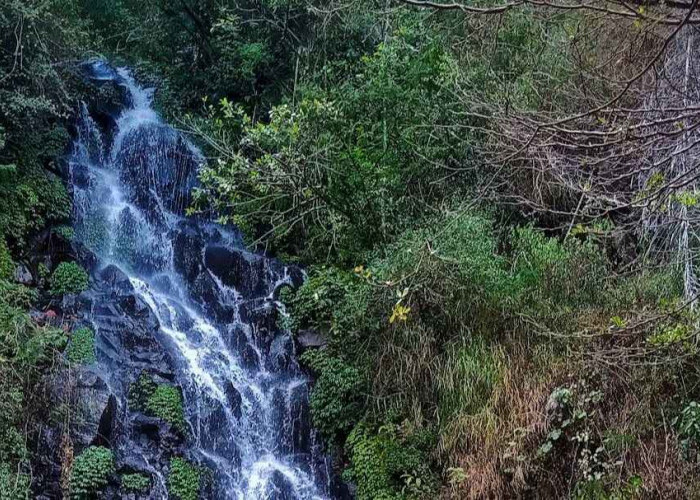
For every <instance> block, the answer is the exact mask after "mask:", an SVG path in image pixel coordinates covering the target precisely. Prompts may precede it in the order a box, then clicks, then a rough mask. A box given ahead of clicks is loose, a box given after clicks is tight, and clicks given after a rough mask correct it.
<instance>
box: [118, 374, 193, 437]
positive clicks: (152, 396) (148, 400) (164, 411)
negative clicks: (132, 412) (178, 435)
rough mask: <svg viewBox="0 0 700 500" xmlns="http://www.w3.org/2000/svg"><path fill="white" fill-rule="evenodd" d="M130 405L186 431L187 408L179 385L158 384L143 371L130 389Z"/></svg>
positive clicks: (181, 430)
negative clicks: (184, 405) (185, 408)
mask: <svg viewBox="0 0 700 500" xmlns="http://www.w3.org/2000/svg"><path fill="white" fill-rule="evenodd" d="M129 405H130V406H131V407H132V408H134V409H137V410H140V411H143V412H144V413H146V414H147V415H151V416H153V417H158V418H161V419H163V420H165V421H166V422H168V423H169V424H170V425H172V426H173V427H174V428H175V429H176V430H178V431H180V432H184V431H185V425H186V422H185V410H184V407H183V401H182V393H181V392H180V389H179V388H178V387H174V386H171V385H166V384H157V383H156V382H155V381H154V380H153V379H152V378H151V377H150V376H149V375H148V374H147V373H142V374H141V375H140V376H139V378H138V380H137V381H136V382H135V383H133V384H132V385H131V387H130V389H129Z"/></svg>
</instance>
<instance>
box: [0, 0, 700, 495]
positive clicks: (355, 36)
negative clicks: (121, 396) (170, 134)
mask: <svg viewBox="0 0 700 500" xmlns="http://www.w3.org/2000/svg"><path fill="white" fill-rule="evenodd" d="M681 4H682V3H679V5H675V4H674V5H670V6H667V5H665V4H664V5H657V4H656V3H654V2H649V3H647V2H634V7H630V6H629V5H627V4H624V6H619V7H620V9H619V10H618V9H617V8H616V6H617V5H618V3H617V2H606V3H603V2H600V4H599V5H598V3H595V4H590V5H593V6H599V7H600V8H598V9H597V10H595V9H594V8H585V9H579V8H573V7H572V6H575V5H578V3H577V2H571V3H557V2H553V3H549V2H547V6H544V5H542V4H541V3H539V2H531V3H527V5H520V4H517V3H516V4H514V5H515V7H514V8H501V7H499V5H500V4H498V5H496V4H494V3H493V2H474V3H473V4H472V3H470V4H469V5H467V4H465V5H462V6H461V7H460V6H459V5H457V4H454V5H453V6H452V8H446V6H447V5H448V4H441V3H439V2H438V3H436V4H424V3H421V2H420V1H403V2H402V1H388V2H386V1H381V2H380V1H378V0H376V1H375V0H356V1H344V0H338V1H334V2H320V1H318V2H317V1H314V0H257V1H255V0H244V1H239V2H233V1H227V0H204V1H200V2H188V1H187V0H180V1H178V2H170V1H165V0H146V1H143V0H141V1H138V2H137V1H135V0H120V1H106V0H105V1H94V0H91V1H87V0H85V1H83V0H45V1H41V2H34V1H28V0H9V1H6V2H3V4H2V6H0V27H1V28H2V31H1V33H2V35H0V36H1V37H2V42H1V47H2V50H1V51H0V195H1V198H2V200H3V202H2V204H0V235H2V238H0V498H23V497H26V496H27V495H28V493H27V492H28V488H29V486H30V482H31V466H30V458H31V450H30V449H28V447H27V440H28V437H27V436H28V429H30V427H31V426H30V425H28V423H31V418H32V417H31V415H32V414H33V411H32V408H34V407H36V406H37V405H38V404H40V402H39V401H37V398H38V397H39V396H38V395H36V394H33V393H32V391H31V390H30V389H29V388H31V387H33V386H34V384H35V383H36V381H37V380H39V379H40V378H41V377H42V376H43V375H45V374H46V372H47V371H48V370H49V369H50V367H51V366H52V360H53V358H54V356H55V354H56V353H60V352H61V351H62V350H63V348H64V346H65V345H66V343H68V350H67V356H66V357H67V359H68V360H69V361H71V362H73V363H90V362H91V361H92V360H93V359H94V351H93V345H92V343H93V342H94V337H93V335H92V332H90V330H87V329H77V330H75V331H74V333H73V334H66V333H65V331H64V329H61V328H56V327H54V326H51V322H50V321H38V320H37V319H36V317H37V315H36V314H33V315H32V316H30V314H29V311H31V310H36V309H41V310H43V311H47V310H50V308H51V303H52V302H51V301H52V300H59V299H60V296H61V295H63V294H66V293H76V292H80V291H81V290H83V289H85V288H86V287H87V286H88V280H87V276H86V275H85V273H84V271H83V270H82V269H80V268H79V267H77V266H76V265H75V264H73V263H69V262H63V260H66V259H63V260H62V261H61V262H58V261H46V262H45V259H44V260H42V258H41V257H42V255H41V251H40V250H39V246H40V245H39V243H36V242H37V241H39V240H38V239H37V238H38V237H39V236H40V235H42V234H44V235H45V233H46V232H47V230H48V229H50V228H53V231H49V233H50V234H51V235H52V236H51V237H52V238H58V239H59V240H60V241H64V242H65V241H68V240H70V239H71V236H72V235H71V233H70V231H68V230H67V229H68V228H66V226H65V223H66V221H67V218H68V217H69V215H70V210H71V207H70V202H69V197H68V194H67V192H66V189H65V187H64V185H63V184H62V183H61V181H60V174H61V167H60V162H59V161H58V159H59V158H60V155H61V153H62V152H63V151H65V147H66V144H67V141H68V138H69V136H70V134H69V133H68V128H69V125H70V123H71V115H72V114H73V113H74V111H75V109H76V108H77V102H78V101H79V100H81V99H82V100H89V99H93V98H96V97H95V96H96V94H98V93H99V92H98V90H96V89H92V88H89V86H86V84H84V83H82V82H81V80H80V78H78V77H77V76H76V75H77V73H78V70H77V63H78V62H79V61H82V60H85V59H87V58H89V57H92V56H96V55H104V56H106V57H108V58H110V59H112V60H115V61H117V62H124V63H128V64H130V65H132V66H133V67H134V68H136V70H137V72H138V74H139V75H140V77H141V78H142V79H145V80H151V81H153V82H157V87H158V93H157V101H158V105H159V106H160V108H161V110H162V111H163V112H165V113H166V114H168V115H169V116H170V117H171V118H173V119H176V120H179V121H180V123H181V124H182V126H183V128H186V129H188V130H189V131H190V132H191V133H192V135H193V137H194V138H195V140H197V141H199V142H200V143H201V145H202V147H203V148H204V149H205V151H206V152H207V155H208V156H209V157H210V158H211V159H210V161H209V162H208V163H207V165H206V166H205V167H204V168H203V169H202V171H201V187H200V188H199V189H197V191H196V192H195V203H194V204H193V206H192V207H191V208H190V210H191V212H192V213H206V214H210V213H215V214H216V216H217V217H218V218H219V219H220V220H221V222H223V223H234V224H236V225H238V226H239V227H240V228H241V229H242V230H243V231H244V232H245V235H246V237H247V238H248V241H249V243H250V244H251V245H252V246H256V247H258V248H260V249H264V250H267V251H269V252H272V253H274V254H275V255H277V256H279V257H281V258H283V259H286V260H290V261H296V262H299V263H300V264H301V265H304V266H305V267H306V268H307V271H308V279H307V281H306V283H305V284H304V285H303V286H302V287H301V288H300V289H299V290H297V291H291V290H286V291H285V292H284V294H283V295H282V300H283V301H284V303H285V305H286V306H287V309H288V311H289V312H290V313H291V318H290V321H289V328H291V329H292V331H293V333H294V334H299V333H300V332H301V333H303V332H305V331H308V330H314V331H316V332H319V333H321V334H322V335H323V336H324V337H325V338H326V340H327V345H326V346H325V347H323V348H322V349H318V350H308V351H306V352H305V353H304V354H303V356H302V357H301V360H302V363H303V364H304V366H305V367H306V368H307V369H308V371H309V372H310V373H311V374H313V375H314V377H315V385H314V388H313V391H312V395H311V409H312V415H313V421H314V424H315V427H316V428H317V429H318V430H319V432H320V433H321V434H322V436H323V438H324V440H325V442H326V444H327V447H328V449H329V451H330V452H331V453H332V454H333V456H334V457H335V459H336V460H335V462H336V465H337V466H338V469H339V471H342V475H343V477H344V478H345V479H347V480H348V481H349V482H351V483H352V484H354V485H355V488H356V496H357V498H358V499H360V500H369V499H421V498H434V497H436V496H441V497H443V498H504V497H519V496H524V495H529V494H533V493H536V495H537V496H540V497H543V498H550V497H552V498H566V497H573V498H610V499H620V498H637V497H640V496H641V497H669V498H691V497H693V496H697V495H699V494H700V482H699V481H698V457H699V456H700V455H699V454H698V452H699V450H700V403H699V402H700V391H699V387H700V386H699V382H700V374H699V373H698V369H697V366H698V355H699V353H698V348H697V332H698V330H697V320H698V318H697V312H696V308H695V302H696V299H697V294H696V291H697V290H696V286H697V282H698V281H697V280H696V278H695V272H696V270H695V268H696V259H695V254H696V251H697V240H696V237H695V232H694V231H695V228H696V225H697V221H696V218H695V210H696V209H697V204H698V203H697V200H698V190H697V188H696V185H695V184H696V182H697V181H696V175H695V174H694V171H695V170H696V168H695V167H696V164H697V160H696V159H695V157H694V156H693V154H692V152H693V151H694V148H695V147H696V144H697V141H696V140H695V138H694V135H693V134H694V133H695V132H694V131H695V129H696V125H697V113H698V111H697V109H698V106H697V104H698V103H697V102H695V101H693V96H694V94H693V92H694V90H693V89H690V90H689V86H692V82H691V83H688V82H689V81H690V80H691V79H692V77H693V75H694V73H693V74H692V75H690V71H691V69H692V70H693V71H694V69H693V68H694V66H693V65H692V64H690V61H692V60H694V58H693V54H694V45H693V44H694V42H693V38H692V36H691V37H688V36H687V35H685V33H686V31H685V30H686V28H687V27H684V26H683V25H684V24H685V23H688V24H694V19H693V18H692V16H693V12H694V9H695V3H689V4H682V5H681ZM587 5H589V4H587ZM567 6H569V7H567ZM623 7H624V8H623ZM690 21H693V22H692V23H691V22H690ZM686 63H687V64H686ZM683 68H685V69H683ZM679 71H681V73H678V72H679ZM682 71H685V73H683V72H682ZM681 81H685V82H686V83H685V90H683V88H680V87H681V86H679V85H676V84H678V82H681ZM669 82H671V83H674V85H671V84H670V83H669ZM669 89H670V90H669ZM98 97H99V96H98ZM44 237H45V236H44ZM59 260H60V259H59ZM18 264H21V266H20V267H22V266H29V267H31V271H32V275H33V276H36V277H37V279H35V280H33V281H32V282H30V283H24V284H20V283H18V282H17V279H18V274H17V269H18ZM35 312H36V311H35ZM67 330H68V331H70V329H67ZM132 396H133V399H134V404H139V405H142V406H143V408H144V409H145V410H146V411H148V412H149V413H150V414H151V415H153V416H156V417H161V418H163V419H165V420H167V421H169V422H170V423H171V424H172V425H173V426H174V427H175V428H177V429H179V430H181V431H182V430H183V427H184V417H183V413H182V395H181V393H180V392H179V390H178V389H177V388H175V387H172V386H170V385H158V384H156V383H155V382H154V381H152V380H145V379H144V380H143V381H139V385H138V387H136V389H135V392H133V394H132ZM108 453H109V452H108V450H105V449H104V448H98V447H95V448H89V449H88V450H86V451H84V452H83V454H81V455H79V456H78V457H76V459H75V463H74V465H73V470H74V473H73V475H71V481H72V482H73V483H74V484H76V485H78V484H79V486H76V487H75V488H73V492H74V494H75V495H78V494H82V492H87V493H86V494H91V493H90V492H91V491H93V490H94V488H99V486H100V485H101V484H103V481H104V480H105V477H106V475H109V474H111V473H112V472H113V471H112V462H111V460H112V459H111V455H109V456H108ZM144 485H146V486H144ZM122 486H123V488H124V489H125V490H129V491H140V489H142V488H144V487H147V478H145V477H137V476H133V477H131V476H129V477H126V476H125V477H124V478H123V479H122ZM168 487H169V489H170V491H171V493H172V494H173V495H174V496H175V497H177V498H182V499H183V500H184V499H190V498H192V499H194V498H197V495H198V491H199V490H200V487H201V478H200V471H199V469H197V468H196V467H195V466H194V465H192V464H190V463H189V462H187V461H185V460H184V459H180V458H174V459H173V460H172V462H171V467H170V475H169V477H168Z"/></svg>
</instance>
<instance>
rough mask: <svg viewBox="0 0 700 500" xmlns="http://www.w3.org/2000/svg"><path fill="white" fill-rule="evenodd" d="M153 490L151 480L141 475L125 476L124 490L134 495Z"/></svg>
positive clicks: (123, 481)
mask: <svg viewBox="0 0 700 500" xmlns="http://www.w3.org/2000/svg"><path fill="white" fill-rule="evenodd" d="M150 488H151V479H150V478H149V477H148V476H147V475H145V474H141V473H138V472H136V473H132V474H124V475H123V476H122V489H123V490H125V491H129V492H132V493H146V492H147V491H148V490H149V489H150Z"/></svg>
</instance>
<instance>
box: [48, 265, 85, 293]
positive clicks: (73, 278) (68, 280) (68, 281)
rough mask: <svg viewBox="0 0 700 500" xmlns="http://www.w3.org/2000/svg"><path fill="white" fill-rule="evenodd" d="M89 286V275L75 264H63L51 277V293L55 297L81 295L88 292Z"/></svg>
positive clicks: (57, 267)
mask: <svg viewBox="0 0 700 500" xmlns="http://www.w3.org/2000/svg"><path fill="white" fill-rule="evenodd" d="M88 284H89V277H88V274H87V273H86V272H85V269H83V268H82V267H80V265H78V264H77V263H75V262H61V263H60V264H59V265H58V266H56V269H54V271H53V274H52V275H51V293H52V294H54V295H63V294H66V293H80V292H83V291H85V290H87V288H88Z"/></svg>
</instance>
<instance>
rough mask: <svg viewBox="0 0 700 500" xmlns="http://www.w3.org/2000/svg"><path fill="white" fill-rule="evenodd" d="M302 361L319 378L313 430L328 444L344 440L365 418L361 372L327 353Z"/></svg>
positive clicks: (319, 352) (313, 395) (314, 397)
mask: <svg viewBox="0 0 700 500" xmlns="http://www.w3.org/2000/svg"><path fill="white" fill-rule="evenodd" d="M301 361H302V362H303V363H305V364H306V365H308V366H309V368H311V370H313V371H314V372H315V374H316V376H317V377H316V381H315V383H314V387H313V390H312V392H311V401H310V404H311V414H312V416H313V422H314V426H315V427H316V428H317V429H318V430H319V431H321V433H322V434H323V435H324V437H325V438H326V439H328V440H329V441H333V440H336V439H338V438H339V437H341V436H345V435H346V434H347V433H348V432H349V431H350V430H351V429H352V427H353V426H354V425H355V424H356V423H357V422H358V421H359V420H360V418H361V416H362V408H363V401H362V400H363V389H364V380H363V379H362V377H361V375H360V372H359V371H358V370H357V369H356V368H354V367H351V366H348V365H347V364H346V363H344V362H343V361H341V360H340V359H338V358H334V357H332V356H330V355H329V354H328V352H327V351H326V350H318V349H316V350H310V351H307V352H305V353H304V354H303V355H302V357H301Z"/></svg>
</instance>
